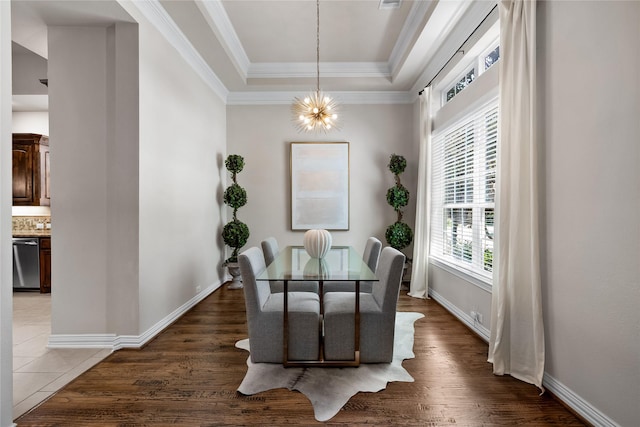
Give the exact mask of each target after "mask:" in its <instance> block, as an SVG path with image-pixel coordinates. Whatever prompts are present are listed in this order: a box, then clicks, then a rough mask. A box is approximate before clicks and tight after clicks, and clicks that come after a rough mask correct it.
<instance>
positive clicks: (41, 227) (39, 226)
mask: <svg viewBox="0 0 640 427" xmlns="http://www.w3.org/2000/svg"><path fill="white" fill-rule="evenodd" d="M36 229H37V230H44V222H39V223H37V224H36Z"/></svg>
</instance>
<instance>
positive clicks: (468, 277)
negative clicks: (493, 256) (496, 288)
mask: <svg viewBox="0 0 640 427" xmlns="http://www.w3.org/2000/svg"><path fill="white" fill-rule="evenodd" d="M429 263H430V264H432V265H435V266H436V267H439V268H441V269H443V270H445V271H447V272H449V273H451V274H453V275H454V276H457V277H459V278H461V279H462V280H465V281H467V282H469V283H471V284H473V285H475V286H477V287H479V288H480V289H483V290H484V291H486V292H488V293H491V292H492V289H491V285H492V283H491V279H488V278H486V277H483V276H481V275H479V274H477V273H474V272H472V271H469V270H463V269H462V268H460V267H458V266H456V265H454V264H451V263H449V262H447V261H445V260H442V259H439V258H434V257H429Z"/></svg>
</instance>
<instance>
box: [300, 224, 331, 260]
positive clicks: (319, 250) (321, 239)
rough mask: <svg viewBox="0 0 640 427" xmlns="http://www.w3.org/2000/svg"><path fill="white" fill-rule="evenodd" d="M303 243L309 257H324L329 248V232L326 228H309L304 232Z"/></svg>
mask: <svg viewBox="0 0 640 427" xmlns="http://www.w3.org/2000/svg"><path fill="white" fill-rule="evenodd" d="M303 244H304V248H305V250H306V251H307V253H308V254H309V256H310V257H311V258H324V256H325V255H326V254H327V252H329V249H331V233H329V232H328V231H327V230H309V231H307V232H306V233H304V240H303Z"/></svg>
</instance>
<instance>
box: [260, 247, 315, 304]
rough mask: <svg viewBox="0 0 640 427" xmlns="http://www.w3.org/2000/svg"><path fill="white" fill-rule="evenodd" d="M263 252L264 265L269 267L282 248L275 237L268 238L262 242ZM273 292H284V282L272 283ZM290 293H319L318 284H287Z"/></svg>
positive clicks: (307, 282)
mask: <svg viewBox="0 0 640 427" xmlns="http://www.w3.org/2000/svg"><path fill="white" fill-rule="evenodd" d="M260 246H262V252H263V253H264V263H265V265H269V264H271V263H272V262H273V260H275V259H276V258H277V257H278V254H279V253H280V248H279V246H278V241H277V240H276V238H275V237H267V238H266V239H264V240H263V241H262V242H260ZM270 287H271V292H273V293H276V292H282V291H283V290H284V283H282V282H270ZM287 289H288V290H289V292H315V293H316V294H317V293H318V282H313V281H291V282H289V283H288V284H287Z"/></svg>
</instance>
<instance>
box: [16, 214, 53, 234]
mask: <svg viewBox="0 0 640 427" xmlns="http://www.w3.org/2000/svg"><path fill="white" fill-rule="evenodd" d="M11 219H12V223H13V224H12V225H13V234H14V235H15V234H20V233H24V232H33V231H46V230H51V217H50V216H13V217H12V218H11Z"/></svg>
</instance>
